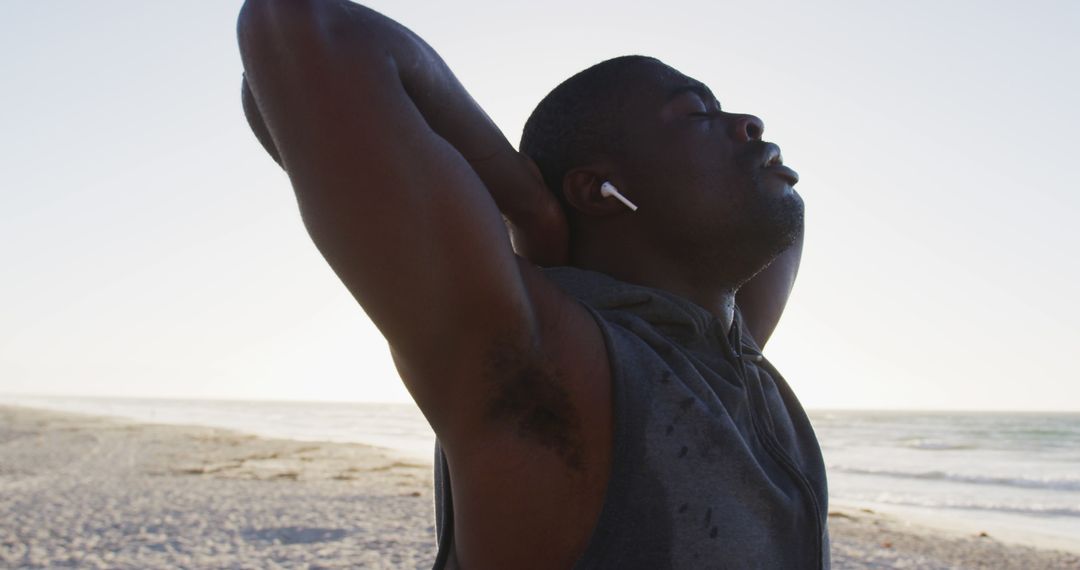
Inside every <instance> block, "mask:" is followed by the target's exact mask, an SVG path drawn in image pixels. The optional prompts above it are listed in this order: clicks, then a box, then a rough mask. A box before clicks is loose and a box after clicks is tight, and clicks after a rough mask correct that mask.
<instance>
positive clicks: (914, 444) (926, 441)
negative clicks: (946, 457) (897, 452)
mask: <svg viewBox="0 0 1080 570" xmlns="http://www.w3.org/2000/svg"><path fill="white" fill-rule="evenodd" d="M900 444H901V445H902V446H903V447H909V448H911V449H925V450H928V451H953V450H959V449H977V448H978V446H976V445H974V444H970V443H953V442H949V441H943V440H940V439H932V438H925V437H913V438H909V439H905V440H901V442H900Z"/></svg>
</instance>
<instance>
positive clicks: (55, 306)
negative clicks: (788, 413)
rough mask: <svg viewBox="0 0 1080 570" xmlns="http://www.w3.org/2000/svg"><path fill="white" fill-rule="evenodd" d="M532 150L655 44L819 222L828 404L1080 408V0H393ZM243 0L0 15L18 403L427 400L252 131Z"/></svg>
mask: <svg viewBox="0 0 1080 570" xmlns="http://www.w3.org/2000/svg"><path fill="white" fill-rule="evenodd" d="M368 5H369V6H371V7H372V8H374V9H376V10H379V11H381V12H383V13H385V14H387V15H388V16H390V17H392V18H394V19H396V20H398V21H399V22H401V23H403V24H404V25H406V26H408V27H409V28H411V29H412V30H413V31H415V32H417V33H418V34H419V35H420V36H422V37H423V38H425V39H426V40H427V41H428V43H430V44H431V45H432V46H433V47H434V48H435V49H436V50H437V51H438V52H439V53H440V54H441V55H442V57H443V58H444V59H445V60H446V61H447V63H448V64H449V65H450V67H451V69H453V70H454V72H455V73H456V74H457V76H458V78H459V79H460V80H461V82H462V83H463V84H464V85H465V86H466V88H467V89H468V90H469V91H470V93H471V94H472V95H473V97H474V98H475V99H476V100H477V101H478V102H479V103H480V104H481V105H482V106H483V107H484V109H485V110H486V111H487V112H488V114H489V115H490V116H491V117H492V118H493V119H494V120H495V122H496V123H497V124H498V125H499V126H500V127H501V128H502V130H503V132H504V133H505V134H506V136H507V138H508V139H509V140H510V141H511V142H512V143H514V144H515V146H516V143H517V141H518V139H519V137H520V133H521V128H522V125H523V124H524V122H525V119H526V118H527V117H528V115H529V113H530V112H531V110H532V108H533V107H534V106H535V104H536V103H537V102H538V101H539V100H540V98H541V97H543V95H545V94H546V93H547V92H548V91H549V90H550V89H551V88H552V87H554V86H555V85H556V84H558V83H559V82H560V81H561V80H563V79H565V78H566V77H568V76H570V75H571V74H573V73H575V72H577V71H579V70H581V69H584V68H586V67H588V66H589V65H592V64H593V63H596V62H599V61H601V60H603V59H607V58H610V57H614V56H618V55H625V54H631V53H638V54H646V55H652V56H655V57H658V58H660V59H661V60H663V61H665V62H666V63H668V64H669V65H671V66H673V67H675V68H677V69H679V70H680V71H682V72H683V73H686V74H687V75H690V76H692V77H695V78H697V79H700V80H702V81H704V82H705V83H706V84H708V85H709V86H710V87H711V88H712V89H713V91H714V92H715V93H716V94H717V96H718V98H719V99H720V102H721V103H722V104H723V106H724V108H725V109H726V110H730V111H737V112H747V113H753V114H755V115H757V116H759V117H761V118H762V119H763V120H764V122H765V125H766V128H765V138H766V139H767V140H771V141H774V142H776V143H778V144H779V145H780V146H781V147H782V148H783V151H784V158H785V163H787V164H790V165H791V166H793V167H794V168H795V169H796V170H798V171H799V173H800V175H801V181H800V183H799V185H798V187H797V188H798V190H799V192H800V194H801V195H802V196H803V198H804V200H805V202H806V220H807V230H806V231H807V234H806V247H805V252H804V256H803V263H802V269H801V273H800V275H799V279H798V282H797V284H796V287H795V291H794V293H793V294H792V297H791V300H790V303H789V305H788V309H787V311H786V313H785V315H784V317H783V319H782V320H781V322H780V325H779V327H778V329H777V331H776V333H775V335H774V337H773V339H772V340H771V341H770V342H769V345H768V347H767V350H766V354H767V356H768V357H769V358H770V360H771V361H773V362H774V364H776V366H777V367H778V368H779V370H780V371H781V372H783V373H784V375H785V377H786V378H787V380H788V381H789V383H790V384H791V385H792V387H793V388H794V390H795V392H796V393H797V394H798V395H799V397H800V399H801V400H802V402H803V404H804V406H806V407H807V408H811V409H824V408H836V409H840V408H862V409H938V410H1033V411H1034V410H1070V411H1080V373H1078V372H1077V370H1078V367H1080V357H1078V356H1077V353H1078V352H1077V349H1078V347H1080V300H1078V299H1077V285H1076V284H1077V282H1078V280H1080V263H1078V262H1077V259H1078V257H1077V255H1076V252H1077V250H1078V249H1080V237H1078V232H1077V225H1078V223H1080V192H1078V190H1080V188H1078V185H1077V183H1076V182H1075V176H1074V175H1073V174H1071V170H1070V168H1071V165H1073V164H1075V163H1074V162H1073V161H1074V160H1076V157H1077V155H1078V151H1080V142H1078V138H1077V131H1078V129H1080V110H1078V108H1077V104H1076V93H1078V92H1080V74H1077V73H1076V70H1077V69H1080V35H1078V34H1076V33H1075V31H1076V30H1077V29H1080V3H1077V2H1072V1H1062V2H1050V1H1038V0H1036V1H1034V2H1024V3H1020V2H968V1H950V2H940V1H929V0H916V1H912V2H887V3H886V2H867V1H839V0H837V1H828V2H789V3H783V2H738V3H734V2H725V1H709V2H679V1H668V2H663V3H644V2H630V1H621V2H615V1H599V2H581V1H576V2H563V1H552V2H542V3H541V2H515V1H498V2H496V1H483V2H481V1H477V2H455V3H448V2H438V3H436V2H417V1H409V0H396V1H393V2H389V1H378V2H372V3H370V4H368ZM239 6H240V3H239V2H235V1H232V2H229V1H221V0H214V1H191V2H174V3H164V2H130V1H125V2H118V1H101V2H94V3H89V2H65V3H58V2H15V1H8V2H0V54H3V55H0V81H2V89H0V271H2V273H0V275H2V277H0V299H2V300H0V394H45V395H69V396H70V395H88V396H126V397H172V398H222V399H260V400H261V399H286V400H327V401H380V402H387V401H392V402H408V401H410V398H409V395H408V393H407V392H406V391H405V389H404V388H403V387H402V384H401V381H400V380H399V379H398V377H397V375H396V373H395V371H394V368H393V365H392V363H391V361H390V358H389V354H388V351H387V346H386V342H385V341H384V340H383V339H382V337H381V336H380V335H379V334H378V331H377V330H375V328H374V326H373V325H372V324H371V323H370V321H369V320H368V319H367V317H366V316H365V315H364V313H363V311H362V309H360V307H359V306H358V305H357V304H356V303H355V301H354V300H353V299H352V297H351V296H350V295H349V294H348V293H347V291H346V290H345V288H344V287H343V286H342V285H341V284H340V282H339V281H338V280H337V279H336V277H335V276H334V275H333V273H332V272H331V271H330V269H329V267H328V266H327V265H326V263H325V262H324V261H323V260H322V258H321V257H320V255H319V254H318V252H317V251H316V250H315V247H314V246H313V245H312V244H311V242H310V239H309V238H308V237H307V234H306V232H305V230H304V228H303V226H302V224H301V222H300V218H299V215H298V214H297V210H296V202H295V198H294V196H293V194H292V191H291V188H290V186H289V183H288V179H287V177H286V176H285V174H284V173H283V172H282V171H281V170H279V169H278V168H277V166H276V165H275V164H274V163H273V162H272V161H271V160H270V159H269V158H268V157H267V156H266V155H265V154H264V153H263V151H262V150H261V148H260V146H259V145H258V144H257V142H256V141H255V139H254V137H253V136H252V135H251V134H250V132H249V131H248V128H247V125H246V123H245V121H244V117H243V114H242V111H241V107H240V97H239V86H240V77H241V76H240V74H241V64H240V59H239V54H238V51H237V47H236V41H235V22H236V14H237V11H238V10H239Z"/></svg>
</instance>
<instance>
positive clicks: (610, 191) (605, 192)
mask: <svg viewBox="0 0 1080 570" xmlns="http://www.w3.org/2000/svg"><path fill="white" fill-rule="evenodd" d="M600 195H601V196H603V197H605V198H611V197H612V196H614V197H615V198H616V199H618V200H619V201H620V202H622V203H623V205H625V206H626V207H627V208H630V210H631V211H634V212H636V211H637V206H635V205H634V203H633V202H631V201H630V200H627V199H626V196H623V195H622V194H619V191H618V190H616V189H615V186H614V185H613V184H612V183H610V182H604V183H603V184H601V185H600Z"/></svg>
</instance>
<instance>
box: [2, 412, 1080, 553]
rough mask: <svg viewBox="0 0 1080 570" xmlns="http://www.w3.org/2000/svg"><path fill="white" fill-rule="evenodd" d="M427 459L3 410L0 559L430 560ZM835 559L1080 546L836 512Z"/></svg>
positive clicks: (851, 510) (849, 509) (845, 509)
mask: <svg viewBox="0 0 1080 570" xmlns="http://www.w3.org/2000/svg"><path fill="white" fill-rule="evenodd" d="M432 521H433V507H432V493H431V468H430V465H428V464H425V463H423V462H418V461H416V460H415V459H411V458H409V457H407V456H405V455H402V454H398V453H395V452H393V451H389V450H385V449H381V448H376V447H371V446H365V445H359V444H343V443H310V442H299V441H290V440H276V439H267V438H259V437H256V436H252V435H246V434H242V433H238V432H233V431H228V430H222V429H215V428H205V427H188V426H167V425H153V424H141V423H135V422H129V421H125V420H118V419H110V418H103V417H96V416H87V415H78V414H69V413H57V412H47V411H39V410H31V409H26V408H16V407H0V567H4V568H58V567H60V568H64V567H73V568H125V569H126V568H130V569H152V568H373V569H381V568H430V567H431V563H432V561H433V559H434V551H435V538H434V526H433V522H432ZM830 528H831V533H832V540H833V567H834V568H837V569H856V568H872V569H876V568H919V569H954V568H1017V569H1039V568H1080V554H1077V553H1073V552H1066V551H1058V550H1050V549H1043V548H1035V547H1033V546H1025V545H1018V544H1014V543H1009V542H1002V541H999V540H998V539H997V538H996V537H995V536H993V535H988V536H980V533H975V532H971V530H970V529H956V530H955V531H953V532H943V531H942V530H941V529H940V528H930V527H924V526H919V525H917V524H912V523H911V522H910V521H906V520H902V519H900V518H898V517H895V516H891V515H886V514H884V513H880V512H874V511H872V510H867V509H863V508H859V507H858V506H850V505H849V506H836V507H834V508H833V510H832V512H831V513H830Z"/></svg>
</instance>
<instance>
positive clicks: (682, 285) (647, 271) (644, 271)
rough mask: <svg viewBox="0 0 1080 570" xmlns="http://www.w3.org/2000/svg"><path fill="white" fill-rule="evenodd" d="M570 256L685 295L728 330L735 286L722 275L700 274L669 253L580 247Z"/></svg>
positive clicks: (578, 263)
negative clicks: (624, 252) (606, 251)
mask: <svg viewBox="0 0 1080 570" xmlns="http://www.w3.org/2000/svg"><path fill="white" fill-rule="evenodd" d="M639 251H640V250H639ZM572 257H573V260H572V265H574V266H575V267H578V268H581V269H589V270H592V271H599V272H601V273H606V274H608V275H610V276H612V277H614V278H616V279H618V280H620V281H625V282H627V283H633V284H635V285H643V286H645V287H652V288H654V289H660V290H663V291H667V292H669V293H673V294H675V295H679V296H680V297H683V298H685V299H688V300H690V301H692V302H694V303H696V304H697V305H699V306H701V307H703V308H704V309H705V310H707V311H709V312H710V313H712V314H713V315H714V316H715V317H716V318H717V319H719V321H720V324H721V325H722V326H723V327H724V329H723V330H724V332H725V333H727V332H730V331H731V323H732V322H733V321H734V319H735V291H736V289H737V287H736V286H735V285H733V284H729V283H723V279H718V278H715V277H712V276H710V275H707V274H702V273H701V271H699V268H687V267H686V266H685V265H683V266H679V265H678V264H676V263H674V262H673V261H672V259H671V258H670V257H664V256H653V255H639V256H632V257H630V256H626V255H620V256H616V255H605V254H604V253H602V252H596V251H590V250H589V249H588V248H581V249H579V250H577V251H575V252H574V253H573V256H572Z"/></svg>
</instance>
